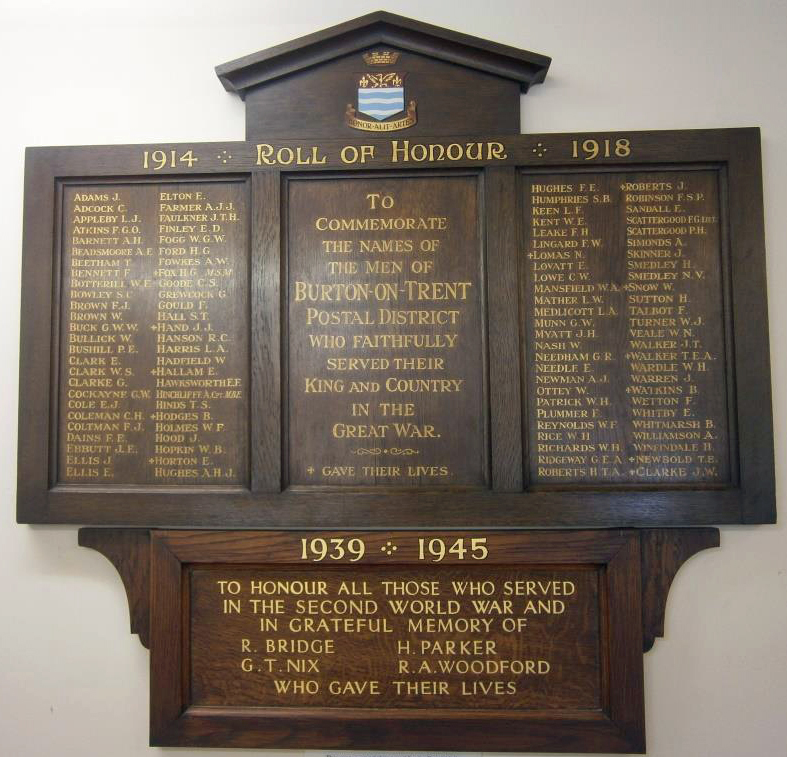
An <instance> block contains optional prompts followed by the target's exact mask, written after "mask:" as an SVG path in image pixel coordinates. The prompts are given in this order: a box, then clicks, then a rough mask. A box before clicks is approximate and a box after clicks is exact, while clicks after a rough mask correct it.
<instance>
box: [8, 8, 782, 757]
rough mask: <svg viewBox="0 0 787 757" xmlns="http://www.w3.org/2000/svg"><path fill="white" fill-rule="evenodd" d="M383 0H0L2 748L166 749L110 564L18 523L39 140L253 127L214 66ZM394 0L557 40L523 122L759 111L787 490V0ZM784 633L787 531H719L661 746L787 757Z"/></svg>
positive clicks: (466, 23) (678, 751)
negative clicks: (30, 165)
mask: <svg viewBox="0 0 787 757" xmlns="http://www.w3.org/2000/svg"><path fill="white" fill-rule="evenodd" d="M160 3H161V4H162V5H163V6H164V7H163V8H160V7H159V5H160ZM379 5H381V3H380V0H374V1H373V2H371V1H370V2H366V1H364V0H355V1H351V0H342V1H341V2H337V1H335V2H332V3H328V2H312V1H311V0H305V1H303V2H300V3H293V2H284V1H282V0H278V1H277V2H269V1H268V0H222V2H215V1H214V2H206V1H205V0H179V1H178V2H171V3H164V2H161V0H125V1H123V2H118V1H117V0H116V1H115V2H111V1H110V0H71V1H70V2H69V3H67V4H65V3H64V4H62V5H61V4H60V3H58V2H56V0H52V1H51V2H47V1H46V0H2V2H0V70H2V72H3V78H2V85H0V102H2V113H1V114H0V134H1V135H2V139H1V140H0V250H1V251H2V255H3V258H4V259H5V261H6V263H5V265H4V267H3V269H2V270H3V275H2V276H0V313H1V314H2V315H1V316H0V318H1V320H0V324H2V325H1V327H0V355H1V356H2V359H0V387H2V389H1V390H0V429H1V430H2V433H1V434H0V445H1V448H0V449H1V451H0V503H1V506H0V523H1V524H2V526H1V527H0V555H2V558H1V560H0V571H1V576H2V578H1V579H0V590H1V591H2V594H0V753H1V754H3V755H9V756H12V755H13V756H14V757H25V756H27V755H57V757H69V756H71V755H74V756H75V755H91V756H92V755H96V756H97V757H130V756H131V755H149V754H155V753H156V752H154V751H153V750H148V747H147V746H146V744H147V702H148V691H147V686H148V669H147V665H148V653H147V651H146V650H144V649H143V648H142V647H141V645H140V644H139V642H138V641H137V639H136V638H135V637H132V636H130V635H129V634H128V612H127V608H126V599H125V596H124V593H123V589H122V586H121V583H120V579H119V578H118V576H117V575H116V574H115V571H114V569H113V568H112V567H111V566H110V565H109V563H108V562H106V561H105V560H104V558H103V557H101V556H99V555H98V554H97V553H95V552H92V551H88V550H83V549H80V548H79V547H77V543H76V529H75V528H70V527H37V528H33V527H29V526H18V525H15V523H14V502H15V475H16V474H15V471H16V426H17V417H16V412H17V402H16V397H17V387H18V376H17V360H16V355H17V354H18V346H19V345H18V330H19V329H18V326H19V272H20V255H21V240H22V229H21V219H22V187H23V183H22V181H23V148H24V146H25V145H50V144H74V145H76V144H101V143H129V142H161V141H180V142H185V141H189V140H194V141H209V140H233V139H242V138H243V106H242V104H241V102H240V101H239V100H238V99H237V98H234V97H232V96H230V95H228V94H226V93H225V92H224V91H223V90H222V88H221V86H220V84H219V82H218V80H217V79H216V78H215V76H214V75H213V71H212V68H213V66H214V65H215V64H217V63H221V62H224V61H226V60H230V59H232V58H235V57H238V56H240V55H242V54H246V53H250V52H253V51H256V50H260V49H262V48H265V47H268V46H270V45H273V44H276V43H279V42H284V41H286V40H289V39H291V38H294V37H297V36H300V35H302V34H306V33H309V32H312V31H316V30H318V29H322V28H324V27H326V26H329V25H331V24H333V23H337V22H339V21H343V20H346V19H350V18H354V17H355V16H358V15H361V14H362V13H366V12H369V11H371V10H377V9H378V6H379ZM387 9H388V10H390V11H393V12H397V13H401V14H403V15H407V16H412V17H414V18H418V19H421V20H423V21H427V22H431V23H434V24H438V25H445V26H449V27H452V28H454V29H457V30H459V31H463V32H468V33H471V34H475V35H478V36H481V37H486V38H488V39H493V40H497V41H499V42H504V43H507V44H510V45H514V46H517V47H524V48H526V49H532V50H534V51H536V52H540V53H544V54H547V55H551V56H552V57H553V58H554V63H553V66H552V69H551V71H550V73H549V76H548V78H547V83H546V84H545V85H542V86H539V87H536V88H534V89H533V91H532V92H531V93H530V94H529V95H527V97H526V98H524V105H523V107H524V126H525V129H526V130H527V131H531V132H539V131H543V132H549V131H581V130H594V129H598V130H608V129H616V130H619V129H632V130H633V129H660V128H664V129H670V128H693V127H724V126H749V125H759V126H761V127H762V131H763V152H764V173H765V176H764V181H765V213H766V236H767V245H768V247H767V249H768V276H769V291H768V297H769V302H770V322H771V349H772V358H771V359H772V367H773V386H774V413H775V420H776V454H777V461H778V464H777V468H778V472H777V475H778V482H777V483H778V491H779V492H783V491H784V490H785V483H786V482H785V475H787V466H785V465H783V464H782V463H781V459H782V456H783V454H784V450H785V443H786V442H787V439H786V438H785V420H787V332H786V331H785V328H784V326H783V324H785V323H787V297H785V293H784V289H785V287H786V286H787V255H785V239H787V212H785V208H787V97H785V82H784V75H785V72H786V71H787V38H786V37H787V35H786V34H785V32H786V31H787V3H785V2H784V0H779V1H774V2H766V1H765V0H758V1H750V2H747V3H739V2H731V1H730V0H726V1H721V2H719V1H717V2H713V1H712V0H705V1H703V2H686V0H662V1H661V2H660V3H658V4H657V3H649V2H644V1H640V0H628V1H627V2H623V1H622V0H595V1H594V2H584V3H580V2H576V3H573V2H572V3H568V2H547V1H545V0H541V2H534V1H533V0H501V1H500V2H489V1H487V2H483V3H468V4H467V5H466V6H463V5H462V4H460V3H459V2H457V0H440V1H435V2H424V1H423V0H421V1H416V0H389V3H388V5H387ZM780 504H781V509H782V514H783V518H782V520H783V521H784V520H785V519H787V511H785V508H787V504H785V503H784V502H782V503H780ZM785 628H787V529H785V527H784V526H783V525H781V526H764V527H759V528H725V529H723V533H722V548H721V549H720V550H716V551H712V552H707V553H704V554H702V555H700V556H698V557H696V558H694V559H693V560H692V561H691V562H690V563H689V564H688V565H687V566H686V567H684V568H683V570H682V572H681V573H680V574H679V576H678V578H677V580H676V582H675V585H674V586H673V589H672V592H671V595H670V601H669V606H668V611H667V626H666V634H667V635H666V638H665V639H662V640H659V641H657V642H656V645H655V648H654V649H653V651H651V652H650V653H649V654H648V655H647V656H646V657H645V678H646V688H647V693H646V701H647V726H648V745H649V754H650V755H652V757H657V756H658V757H702V756H703V755H713V757H742V756H743V755H757V756H758V757H771V756H772V755H773V756H778V755H785V754H787V633H786V632H785ZM156 751H158V752H161V751H168V750H156ZM180 753H190V752H188V750H181V752H180ZM212 754H214V755H216V756H217V757H218V756H219V755H223V754H226V752H223V751H221V750H217V751H214V752H213V753H212Z"/></svg>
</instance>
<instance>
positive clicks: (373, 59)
mask: <svg viewBox="0 0 787 757" xmlns="http://www.w3.org/2000/svg"><path fill="white" fill-rule="evenodd" d="M363 59H364V60H365V61H366V64H367V65H369V66H392V65H393V64H394V63H396V61H397V60H399V53H394V52H389V51H388V50H375V51H374V52H368V53H364V54H363Z"/></svg>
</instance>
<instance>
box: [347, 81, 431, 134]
mask: <svg viewBox="0 0 787 757" xmlns="http://www.w3.org/2000/svg"><path fill="white" fill-rule="evenodd" d="M400 114H404V115H403V116H401V117H399V118H396V116H399V115H400ZM363 116H366V118H363ZM345 120H346V122H347V125H348V126H350V127H351V128H353V129H361V130H363V131H398V130H400V129H407V128H408V127H410V126H413V124H415V122H416V121H417V116H416V105H415V100H410V102H409V103H407V106H406V108H405V96H404V74H399V73H396V72H387V73H365V74H360V75H359V78H358V107H357V108H356V107H355V106H353V105H352V104H351V103H350V104H348V105H347V110H346V113H345Z"/></svg>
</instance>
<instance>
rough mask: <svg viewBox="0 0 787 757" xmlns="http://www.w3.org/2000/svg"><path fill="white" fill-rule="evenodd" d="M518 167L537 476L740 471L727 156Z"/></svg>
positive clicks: (649, 477) (715, 483) (652, 479)
mask: <svg viewBox="0 0 787 757" xmlns="http://www.w3.org/2000/svg"><path fill="white" fill-rule="evenodd" d="M520 178H521V185H520V186H521V200H522V228H523V238H522V243H523V249H522V258H521V266H520V268H521V270H522V273H523V276H522V282H523V301H524V339H525V349H524V355H525V381H526V393H525V396H526V397H527V403H526V411H525V412H526V428H527V443H528V455H527V473H528V476H529V482H530V485H531V486H550V487H553V486H561V485H590V486H593V487H598V486H604V485H618V486H619V485H626V486H629V487H630V486H643V487H648V486H653V485H654V484H658V485H659V487H660V488H663V487H665V486H667V487H669V486H675V487H685V486H691V487H703V488H705V487H709V488H717V487H720V486H725V485H726V486H730V485H734V484H735V481H736V475H737V467H736V460H735V455H734V452H733V451H731V450H732V449H733V447H732V445H731V439H732V433H733V429H732V423H731V416H732V415H733V413H731V397H730V392H729V376H728V373H729V370H728V357H729V350H728V348H727V334H728V332H729V328H728V325H727V323H726V319H725V313H726V312H727V309H726V308H725V301H726V300H727V297H726V294H725V290H726V287H727V282H726V277H725V270H727V267H728V266H727V255H726V252H725V234H724V217H723V208H722V202H721V198H722V197H723V191H724V188H723V176H722V173H721V171H720V170H719V169H717V168H715V167H712V166H709V167H697V168H688V169H687V168H680V169H678V170H659V169H650V168H649V169H647V170H626V171H620V170H596V171H586V170H574V171H562V172H561V171H555V172H548V173H547V172H540V171H539V172H527V171H524V172H523V173H522V175H521V177H520Z"/></svg>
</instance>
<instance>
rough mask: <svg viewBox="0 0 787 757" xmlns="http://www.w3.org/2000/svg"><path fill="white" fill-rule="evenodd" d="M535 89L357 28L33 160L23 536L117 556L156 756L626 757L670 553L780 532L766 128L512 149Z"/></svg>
mask: <svg viewBox="0 0 787 757" xmlns="http://www.w3.org/2000/svg"><path fill="white" fill-rule="evenodd" d="M549 63H550V60H549V58H546V57H544V56H541V55H538V54H535V53H530V52H527V51H523V50H515V49H513V48H509V47H506V46H503V45H498V44H495V43H492V42H487V41H485V40H479V39H476V38H473V37H469V36H467V35H462V34H458V33H455V32H451V31H448V30H445V29H440V28H437V27H433V26H429V25H426V24H421V23H420V22H416V21H411V20H409V19H403V18H401V17H397V16H392V15H390V14H387V13H382V12H381V13H374V14H370V15H369V16H366V17H363V18H361V19H356V20H355V21H351V22H348V23H346V24H341V25H339V26H337V27H334V28H332V29H328V30H325V31H324V32H320V33H317V34H314V35H310V36H308V37H305V38H303V39H301V40H296V41H294V42H291V43H287V44H285V45H281V46H279V47H277V48H272V49H271V50H267V51H262V52H260V53H256V54H254V55H250V56H247V57H245V58H241V59H239V60H237V61H233V62H230V63H227V64H224V65H222V66H219V67H218V68H217V74H218V76H219V78H220V80H221V81H222V83H223V84H224V86H225V87H226V88H227V89H228V90H230V91H232V92H236V93H237V94H239V95H240V96H241V97H242V98H243V99H244V100H245V102H246V139H245V141H242V142H220V143H205V144H196V143H193V144H192V143H190V144H170V143H167V144H149V145H121V146H103V147H35V148H28V152H27V161H26V177H25V210H24V213H25V216H24V255H23V282H22V285H23V286H22V339H21V363H20V379H21V380H20V387H21V388H20V424H19V468H18V493H17V517H18V520H19V521H20V522H23V523H79V524H90V525H93V526H102V527H106V526H113V527H114V528H110V529H108V528H86V529H82V530H81V531H80V544H82V545H84V546H89V547H93V548H95V549H97V550H99V551H100V552H102V553H103V554H105V555H106V556H107V557H108V558H109V559H110V560H111V561H112V562H113V564H115V566H116V567H117V568H118V571H119V572H120V574H121V576H122V578H123V581H124V584H125V587H126V590H127V593H128V597H129V605H130V611H131V620H132V630H133V631H134V632H135V633H138V634H139V635H140V639H141V641H142V642H143V644H145V645H146V646H149V647H150V650H151V743H152V744H154V745H166V746H237V747H249V748H257V747H275V748H331V749H336V748H389V749H392V748H396V749H452V750H458V749H472V750H487V749H493V750H498V751H505V750H509V751H512V750H518V751H523V750H549V751H567V750H573V751H589V752H592V751H608V752H637V751H643V750H644V748H645V741H644V705H643V683H642V660H641V655H642V653H643V651H647V650H648V649H649V648H650V646H651V644H652V643H653V639H654V638H655V637H656V636H658V635H661V633H662V630H663V618H664V606H665V603H666V597H667V592H668V589H669V585H670V582H671V580H672V578H673V577H674V575H675V572H676V571H677V570H678V568H679V567H680V565H681V564H682V563H683V562H684V561H685V560H686V559H687V558H688V557H690V556H691V555H692V554H694V553H696V552H697V551H699V550H701V549H704V548H706V547H710V546H716V545H717V544H718V532H717V531H716V530H714V529H709V528H684V527H687V526H704V525H712V524H736V523H771V522H774V521H775V517H776V513H775V491H774V460H773V428H772V418H771V409H770V402H771V401H770V396H771V395H770V368H769V353H768V326H767V303H766V298H765V249H764V239H763V217H762V178H761V157H760V140H759V131H758V129H756V128H740V129H711V130H683V131H645V132H632V131H627V132H607V133H565V134H521V133H520V124H519V118H520V117H519V109H520V95H521V93H523V92H527V91H528V89H529V87H530V86H532V85H534V84H538V83H540V82H542V81H543V80H544V78H545V76H546V72H547V69H548V67H549ZM306 101H308V107H309V112H308V113H305V112H304V107H305V106H304V102H306ZM119 527H123V528H119ZM675 527H681V528H675ZM178 528H183V529H190V530H183V531H178V530H173V529H178ZM537 528H538V529H553V530H542V531H521V530H519V531H517V530H515V529H537ZM591 528H599V529H605V530H597V531H590V530H587V529H591ZM191 529H236V530H232V531H230V530H218V531H208V530H191ZM252 529H263V530H262V531H254V530H252ZM273 529H281V530H278V531H276V530H273ZM358 529H363V530H362V531H360V530H358ZM577 529H584V530H577Z"/></svg>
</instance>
